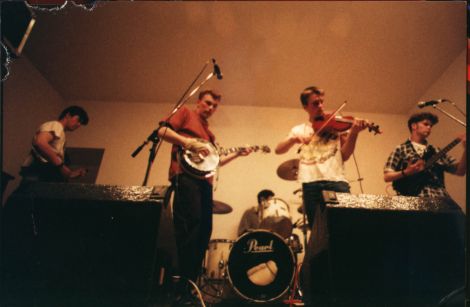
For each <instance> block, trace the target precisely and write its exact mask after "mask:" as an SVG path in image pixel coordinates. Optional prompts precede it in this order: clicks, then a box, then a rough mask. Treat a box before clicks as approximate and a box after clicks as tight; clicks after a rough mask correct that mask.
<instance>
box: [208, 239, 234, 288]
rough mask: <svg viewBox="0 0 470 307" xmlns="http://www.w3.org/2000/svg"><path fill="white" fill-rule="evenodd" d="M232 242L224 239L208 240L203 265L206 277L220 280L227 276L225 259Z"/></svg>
mask: <svg viewBox="0 0 470 307" xmlns="http://www.w3.org/2000/svg"><path fill="white" fill-rule="evenodd" d="M233 242H234V241H233V240H226V239H214V240H210V242H209V245H208V248H207V253H206V259H205V266H204V268H205V272H206V275H207V278H208V279H212V280H222V279H224V278H225V277H226V276H227V260H228V256H229V253H230V249H231V248H232V245H233Z"/></svg>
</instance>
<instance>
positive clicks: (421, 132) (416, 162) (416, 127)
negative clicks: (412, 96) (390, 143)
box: [384, 112, 467, 197]
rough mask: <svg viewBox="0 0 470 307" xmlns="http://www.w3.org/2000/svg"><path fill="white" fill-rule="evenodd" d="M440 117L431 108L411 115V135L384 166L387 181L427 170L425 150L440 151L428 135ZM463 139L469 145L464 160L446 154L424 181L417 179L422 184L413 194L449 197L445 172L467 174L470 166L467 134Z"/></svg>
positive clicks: (409, 123)
mask: <svg viewBox="0 0 470 307" xmlns="http://www.w3.org/2000/svg"><path fill="white" fill-rule="evenodd" d="M438 121H439V119H438V117H437V116H436V115H434V114H432V113H428V112H422V113H416V114H413V115H412V116H411V117H410V118H409V120H408V129H409V130H410V133H411V134H410V138H409V139H408V140H407V141H406V142H404V143H403V144H400V145H398V146H397V147H396V148H395V150H394V151H393V152H392V153H391V154H390V156H389V157H388V160H387V163H386V164H385V168H384V180H385V182H391V181H397V180H402V179H406V177H408V176H412V175H415V174H418V173H420V172H421V171H423V170H424V168H425V161H424V160H423V155H424V154H425V152H426V151H428V152H429V151H431V152H437V150H436V149H435V148H434V147H433V146H432V145H429V144H428V142H427V138H428V137H429V135H430V134H431V129H432V127H433V126H434V125H435V124H437V123H438ZM460 140H461V141H462V143H463V146H464V148H465V149H464V152H463V154H462V157H461V159H460V161H459V162H458V163H457V162H456V160H455V159H454V158H451V157H449V156H447V155H444V156H443V157H442V158H441V159H439V160H438V161H436V163H435V164H434V166H433V167H432V168H430V169H429V170H428V171H429V172H430V174H428V175H429V176H426V179H424V181H423V182H415V183H416V184H417V187H420V188H419V189H418V190H417V191H416V193H412V194H413V195H411V196H422V197H449V194H448V193H447V191H446V189H445V185H444V172H449V173H452V174H454V175H458V176H463V175H465V173H466V170H467V158H466V157H467V149H466V139H465V136H462V137H460ZM394 187H395V186H394ZM402 194H403V193H402ZM407 195H408V194H407Z"/></svg>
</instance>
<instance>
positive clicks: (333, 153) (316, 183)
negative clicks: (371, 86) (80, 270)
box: [275, 86, 367, 305]
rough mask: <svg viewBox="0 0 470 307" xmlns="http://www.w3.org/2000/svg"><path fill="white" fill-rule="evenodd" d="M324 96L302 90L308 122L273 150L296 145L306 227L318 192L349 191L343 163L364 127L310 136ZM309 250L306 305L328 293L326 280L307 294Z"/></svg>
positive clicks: (305, 269) (358, 123)
mask: <svg viewBox="0 0 470 307" xmlns="http://www.w3.org/2000/svg"><path fill="white" fill-rule="evenodd" d="M324 96H325V92H324V90H323V89H320V88H318V87H316V86H310V87H307V88H306V89H305V90H303V91H302V93H301V94H300V101H301V103H302V107H303V109H304V110H305V112H307V114H308V122H307V123H303V124H300V125H297V126H295V127H293V128H292V129H291V131H290V133H289V134H288V136H287V137H286V138H285V139H284V140H282V141H281V142H280V143H279V144H278V145H277V147H276V149H275V152H276V154H283V153H286V152H287V151H289V149H291V148H292V147H293V146H294V145H300V148H299V154H300V161H299V169H298V180H299V181H300V182H301V183H302V190H303V201H304V206H305V208H306V214H307V219H308V223H309V225H310V227H312V225H313V222H314V218H315V211H316V210H317V208H318V207H319V206H318V204H320V203H322V202H323V198H322V193H321V192H322V191H323V190H331V191H337V192H350V186H349V184H348V182H347V180H346V178H345V175H344V161H346V160H348V159H349V157H350V156H351V155H352V153H353V152H354V148H355V145H356V141H357V137H358V134H359V132H361V131H362V130H364V129H365V128H366V127H367V125H366V124H367V123H366V121H365V120H360V119H355V120H354V122H353V124H352V126H351V128H350V129H349V131H348V132H345V133H340V134H334V133H333V135H329V136H328V137H324V136H322V135H321V134H320V135H318V134H314V132H315V131H314V128H313V124H314V122H315V121H316V120H317V119H318V118H319V117H321V116H323V115H324V110H323V107H324ZM310 241H311V240H310ZM311 244H312V242H309V243H308V245H309V247H310V246H311ZM313 244H314V243H313ZM309 247H307V248H306V254H305V258H304V262H303V265H302V268H301V282H302V288H303V290H304V301H305V303H306V304H307V305H311V304H312V303H313V301H312V299H314V298H320V297H327V296H328V291H329V290H328V285H327V283H328V281H327V280H326V281H325V283H326V284H325V285H323V287H325V288H324V289H322V291H324V292H326V295H323V296H322V295H312V293H311V292H312V291H313V290H312V285H311V272H310V271H311V268H310V262H311V261H312V260H313V258H312V255H311V254H310V253H309V249H310V248H309ZM315 291H316V290H315ZM323 294H325V293H323Z"/></svg>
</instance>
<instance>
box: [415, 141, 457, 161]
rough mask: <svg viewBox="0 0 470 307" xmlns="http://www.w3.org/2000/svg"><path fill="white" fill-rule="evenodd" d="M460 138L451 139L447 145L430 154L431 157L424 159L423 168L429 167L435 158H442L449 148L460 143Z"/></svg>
mask: <svg viewBox="0 0 470 307" xmlns="http://www.w3.org/2000/svg"><path fill="white" fill-rule="evenodd" d="M460 141H461V140H460V138H456V139H455V140H453V141H452V142H451V143H450V144H449V145H447V146H446V147H444V148H442V150H440V151H439V152H438V153H436V154H435V155H434V156H432V157H431V158H429V159H428V160H427V161H426V164H425V165H424V167H425V168H429V167H431V166H432V165H433V164H434V163H435V162H436V161H437V160H439V159H440V158H442V157H443V156H444V155H445V154H446V153H447V152H449V150H451V149H452V148H454V147H455V145H457V144H458V143H460Z"/></svg>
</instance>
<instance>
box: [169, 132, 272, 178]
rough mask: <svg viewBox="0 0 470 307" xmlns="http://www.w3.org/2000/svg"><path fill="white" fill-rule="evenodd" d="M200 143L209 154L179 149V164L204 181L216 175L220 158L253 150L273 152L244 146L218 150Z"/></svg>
mask: <svg viewBox="0 0 470 307" xmlns="http://www.w3.org/2000/svg"><path fill="white" fill-rule="evenodd" d="M197 140H198V141H199V142H201V143H204V144H205V145H206V147H207V149H208V150H209V154H208V155H207V156H204V155H202V154H199V153H195V152H192V151H190V150H188V149H184V148H183V147H179V149H178V155H177V156H178V163H179V164H180V165H181V168H182V169H183V170H184V171H185V172H186V173H188V174H189V175H191V176H193V177H196V178H200V179H204V178H209V177H212V176H214V175H215V172H216V169H217V167H218V166H219V163H220V156H224V155H228V154H230V153H235V152H240V151H244V150H248V149H251V150H252V151H261V152H263V153H269V152H271V149H270V148H269V147H268V146H266V145H263V146H257V145H255V146H242V147H231V148H226V149H225V148H221V147H220V148H218V147H216V146H215V145H214V144H212V143H210V142H208V141H206V140H203V139H197Z"/></svg>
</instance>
